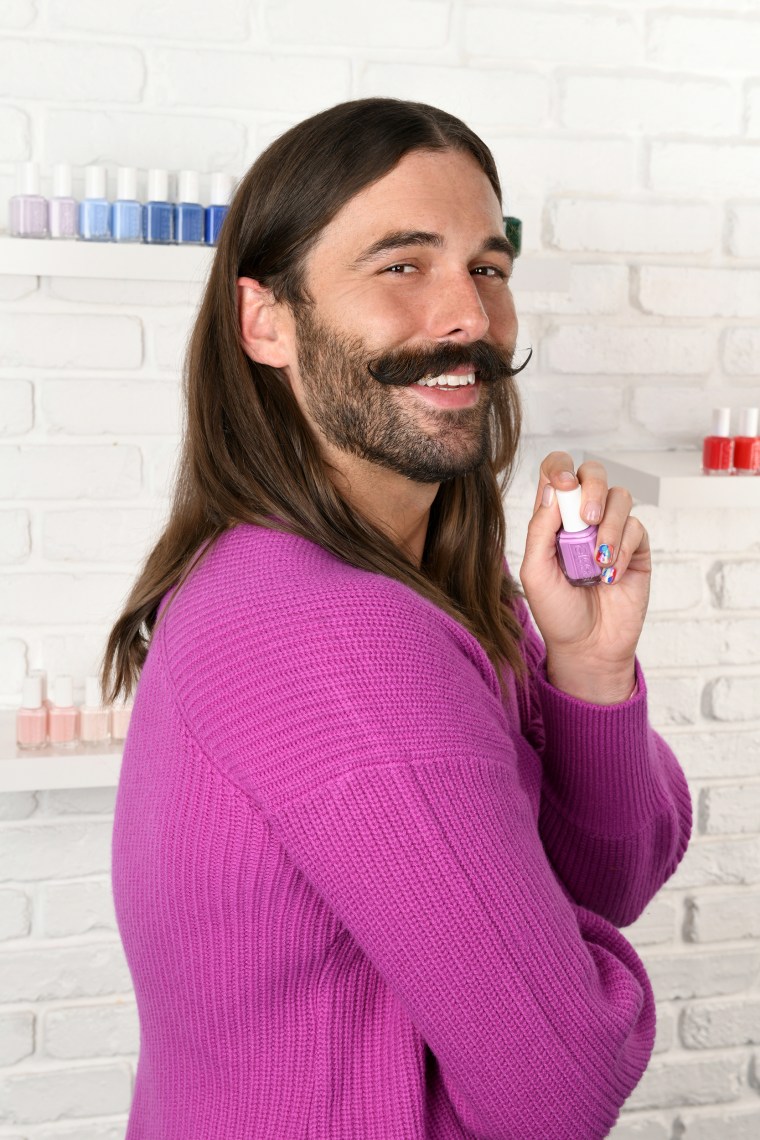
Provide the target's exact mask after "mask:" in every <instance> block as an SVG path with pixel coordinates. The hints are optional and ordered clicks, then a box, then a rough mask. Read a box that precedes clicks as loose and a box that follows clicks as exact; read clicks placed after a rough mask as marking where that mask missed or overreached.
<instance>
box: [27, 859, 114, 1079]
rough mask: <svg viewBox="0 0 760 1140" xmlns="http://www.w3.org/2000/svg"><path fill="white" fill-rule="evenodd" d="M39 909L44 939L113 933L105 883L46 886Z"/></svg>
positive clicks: (109, 891) (42, 890) (108, 886)
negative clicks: (103, 931) (101, 932)
mask: <svg viewBox="0 0 760 1140" xmlns="http://www.w3.org/2000/svg"><path fill="white" fill-rule="evenodd" d="M40 908H41V913H42V932H43V933H44V934H45V935H46V937H48V938H66V937H68V936H69V935H74V934H88V933H89V932H90V931H93V930H107V931H115V930H116V916H115V914H114V909H113V899H112V897H111V884H110V882H109V881H108V880H107V879H102V880H100V879H98V880H86V881H84V882H80V883H76V882H67V883H52V884H46V885H45V886H43V887H42V888H41V891H40ZM63 1055H64V1054H59V1056H63Z"/></svg>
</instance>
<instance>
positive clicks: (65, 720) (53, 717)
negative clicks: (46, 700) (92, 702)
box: [48, 673, 79, 748]
mask: <svg viewBox="0 0 760 1140" xmlns="http://www.w3.org/2000/svg"><path fill="white" fill-rule="evenodd" d="M48 723H49V725H50V728H49V732H50V743H51V744H53V745H54V746H55V747H56V748H73V747H74V745H75V744H76V742H77V737H78V735H79V709H78V708H76V707H75V705H74V694H73V684H72V680H71V677H69V676H67V675H65V674H63V673H62V674H60V675H59V676H58V677H56V678H55V680H54V681H53V704H52V707H51V709H50V712H49V713H48Z"/></svg>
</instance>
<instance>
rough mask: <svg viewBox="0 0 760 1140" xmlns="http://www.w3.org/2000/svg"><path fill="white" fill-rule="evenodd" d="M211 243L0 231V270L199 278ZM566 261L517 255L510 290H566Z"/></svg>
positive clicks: (124, 277) (211, 249) (202, 276)
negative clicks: (10, 234) (58, 236)
mask: <svg viewBox="0 0 760 1140" xmlns="http://www.w3.org/2000/svg"><path fill="white" fill-rule="evenodd" d="M213 255H214V247H213V246H204V245H143V244H142V243H141V242H135V243H119V242H86V241H63V240H60V241H59V240H56V241H53V240H51V239H42V238H15V237H8V236H7V234H0V273H2V274H11V273H12V274H17V275H21V276H25V275H26V276H33V277H106V278H117V279H119V280H132V281H195V282H203V281H204V280H205V277H206V274H207V273H208V271H209V268H210V266H211V262H212V259H213ZM569 286H570V264H569V262H567V261H564V260H562V259H561V258H555V257H535V256H530V255H529V256H527V257H519V258H518V259H517V261H516V262H515V270H514V290H515V292H516V293H518V294H519V293H520V292H525V291H529V292H539V293H566V292H567V290H568V289H569Z"/></svg>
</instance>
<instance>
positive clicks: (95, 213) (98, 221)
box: [79, 166, 111, 241]
mask: <svg viewBox="0 0 760 1140" xmlns="http://www.w3.org/2000/svg"><path fill="white" fill-rule="evenodd" d="M106 185H107V177H106V168H105V166H87V167H85V172H84V198H83V200H82V201H81V202H80V203H79V236H80V237H81V238H82V239H83V240H84V241H110V240H111V204H110V202H109V201H108V198H107V197H106Z"/></svg>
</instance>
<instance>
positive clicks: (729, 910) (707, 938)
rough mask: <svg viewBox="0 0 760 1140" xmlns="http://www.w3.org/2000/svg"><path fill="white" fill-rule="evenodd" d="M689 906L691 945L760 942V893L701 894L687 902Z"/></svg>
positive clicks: (689, 938) (687, 922)
mask: <svg viewBox="0 0 760 1140" xmlns="http://www.w3.org/2000/svg"><path fill="white" fill-rule="evenodd" d="M686 907H687V919H686V927H685V935H684V936H685V937H686V939H687V940H688V941H689V942H726V941H734V940H737V941H738V940H739V939H742V938H756V939H760V892H759V891H750V890H747V889H746V888H745V889H743V890H741V891H731V892H728V891H725V890H717V889H716V890H710V891H701V892H700V893H698V894H696V895H694V896H692V897H691V898H689V899H687V900H686Z"/></svg>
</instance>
